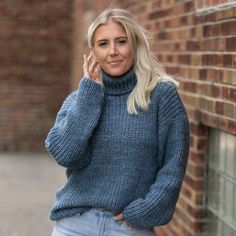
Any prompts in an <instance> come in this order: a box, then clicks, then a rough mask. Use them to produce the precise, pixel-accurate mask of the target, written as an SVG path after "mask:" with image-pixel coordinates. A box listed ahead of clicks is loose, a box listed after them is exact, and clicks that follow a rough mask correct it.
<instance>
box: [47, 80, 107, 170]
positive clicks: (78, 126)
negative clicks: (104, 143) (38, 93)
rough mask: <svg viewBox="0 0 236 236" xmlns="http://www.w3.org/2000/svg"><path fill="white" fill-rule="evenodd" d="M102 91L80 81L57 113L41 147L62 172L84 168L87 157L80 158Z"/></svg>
mask: <svg viewBox="0 0 236 236" xmlns="http://www.w3.org/2000/svg"><path fill="white" fill-rule="evenodd" d="M103 97H104V94H103V87H102V85H100V84H98V83H96V82H95V81H93V80H91V79H89V78H86V77H84V78H83V79H82V80H81V82H80V85H79V88H78V90H77V91H75V92H73V93H72V94H70V95H69V96H68V97H67V98H66V100H65V101H64V103H63V105H62V107H61V109H60V110H59V112H58V114H57V117H56V121H55V124H54V126H53V127H52V128H51V130H50V131H49V133H48V135H47V138H46V140H45V147H46V149H47V150H48V152H49V153H50V154H51V156H52V157H53V158H54V159H55V160H56V161H57V163H58V164H59V165H61V166H63V167H66V168H79V169H81V168H84V167H86V166H87V165H88V164H89V162H90V157H89V156H88V155H84V153H85V151H86V149H87V146H88V141H89V138H90V137H91V135H92V132H93V130H94V128H95V127H96V125H97V123H98V120H99V117H100V114H101V111H102V104H103Z"/></svg>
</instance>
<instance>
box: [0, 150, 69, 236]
mask: <svg viewBox="0 0 236 236" xmlns="http://www.w3.org/2000/svg"><path fill="white" fill-rule="evenodd" d="M64 173H65V172H64V169H63V168H62V167H59V166H58V165H57V164H56V162H55V161H54V160H52V158H51V157H50V156H49V155H48V154H47V153H46V152H45V153H25V154H24V153H0V236H50V235H51V232H52V227H53V222H51V221H50V219H49V211H50V209H51V207H52V204H53V203H54V200H55V192H56V190H57V189H58V188H59V187H60V186H61V185H62V184H64V183H65V175H64Z"/></svg>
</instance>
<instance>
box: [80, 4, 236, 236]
mask: <svg viewBox="0 0 236 236" xmlns="http://www.w3.org/2000/svg"><path fill="white" fill-rule="evenodd" d="M80 2H82V1H80ZM117 5H118V6H121V7H122V8H125V9H129V10H130V11H132V12H133V13H134V14H135V16H136V17H137V19H138V21H139V22H140V23H142V24H143V26H144V27H145V28H146V29H148V30H149V31H150V32H151V33H152V36H153V38H152V39H151V41H150V43H151V47H152V51H153V53H154V54H155V55H156V56H157V57H158V59H159V60H160V61H161V63H162V64H163V65H164V66H165V68H166V70H167V72H168V73H169V74H172V75H175V76H176V79H177V80H178V81H179V82H180V87H179V93H180V95H181V97H182V99H183V101H184V104H185V106H186V109H187V112H188V115H189V119H190V125H191V148H190V155H189V162H188V167H187V173H186V177H185V181H184V183H183V186H182V191H181V194H180V198H179V201H178V204H177V208H176V211H175V215H174V218H173V220H172V221H171V223H170V224H168V225H167V226H163V227H159V228H156V229H155V230H156V233H157V234H158V235H159V236H177V235H178V236H197V235H202V234H203V232H204V225H205V222H206V219H205V218H204V217H205V204H206V203H205V198H206V196H205V189H204V188H205V179H206V178H205V169H206V161H207V148H208V127H214V128H217V129H220V130H223V131H226V132H228V133H231V134H234V135H235V134H236V105H235V104H236V67H235V64H236V27H235V25H236V5H235V1H230V0H212V1H210V0H199V1H193V0H182V1H180V0H165V1H163V0H149V1H144V0H132V1H131V0H130V1H125V0H123V1H119V3H117ZM107 6H108V4H107V3H100V9H98V8H97V6H93V5H91V6H90V7H91V9H92V10H93V15H94V16H95V15H96V13H98V12H99V10H101V9H103V8H104V7H107ZM87 10H89V8H88V9H87ZM86 25H88V22H87V23H86ZM84 30H86V27H85V28H84ZM84 45H85V44H84ZM79 52H80V51H79V50H78V51H77V52H76V54H77V53H79Z"/></svg>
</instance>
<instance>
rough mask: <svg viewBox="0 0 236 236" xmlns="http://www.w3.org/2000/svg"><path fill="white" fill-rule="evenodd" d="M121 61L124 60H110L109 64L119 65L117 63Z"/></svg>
mask: <svg viewBox="0 0 236 236" xmlns="http://www.w3.org/2000/svg"><path fill="white" fill-rule="evenodd" d="M121 62H122V60H118V61H110V62H108V64H109V65H112V66H117V65H119V64H120V63H121Z"/></svg>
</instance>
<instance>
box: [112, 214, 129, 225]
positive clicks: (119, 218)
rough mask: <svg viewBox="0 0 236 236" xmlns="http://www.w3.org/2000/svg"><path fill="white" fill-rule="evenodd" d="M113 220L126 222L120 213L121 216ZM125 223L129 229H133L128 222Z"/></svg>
mask: <svg viewBox="0 0 236 236" xmlns="http://www.w3.org/2000/svg"><path fill="white" fill-rule="evenodd" d="M113 219H114V220H115V221H121V220H124V216H123V213H120V214H118V215H116V216H114V217H113ZM124 223H125V224H126V225H127V226H128V227H130V228H132V226H131V225H130V224H129V223H128V222H127V221H126V220H124Z"/></svg>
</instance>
